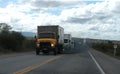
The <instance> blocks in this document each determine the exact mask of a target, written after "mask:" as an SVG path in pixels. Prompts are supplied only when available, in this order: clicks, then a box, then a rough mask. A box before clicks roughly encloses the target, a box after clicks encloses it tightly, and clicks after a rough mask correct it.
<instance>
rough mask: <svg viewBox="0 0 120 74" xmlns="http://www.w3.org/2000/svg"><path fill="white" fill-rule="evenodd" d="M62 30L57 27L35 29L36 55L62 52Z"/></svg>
mask: <svg viewBox="0 0 120 74" xmlns="http://www.w3.org/2000/svg"><path fill="white" fill-rule="evenodd" d="M63 44H64V29H63V28H62V27H60V26H58V25H49V26H38V27H37V47H36V55H39V53H40V52H43V53H49V52H51V51H52V52H54V54H55V55H56V54H58V53H62V52H63Z"/></svg>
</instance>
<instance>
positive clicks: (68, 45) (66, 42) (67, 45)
mask: <svg viewBox="0 0 120 74" xmlns="http://www.w3.org/2000/svg"><path fill="white" fill-rule="evenodd" d="M71 41H72V38H71V34H64V48H65V50H71Z"/></svg>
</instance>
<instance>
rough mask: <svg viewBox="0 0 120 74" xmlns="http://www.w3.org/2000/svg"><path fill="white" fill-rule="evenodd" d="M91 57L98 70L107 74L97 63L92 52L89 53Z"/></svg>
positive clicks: (102, 73)
mask: <svg viewBox="0 0 120 74" xmlns="http://www.w3.org/2000/svg"><path fill="white" fill-rule="evenodd" d="M88 53H89V55H90V56H91V58H92V59H93V61H94V62H95V64H96V65H97V67H98V69H99V70H100V72H101V74H105V72H104V70H103V69H102V68H101V66H100V65H99V64H98V62H97V61H96V59H95V58H94V57H93V55H92V54H91V52H89V51H88Z"/></svg>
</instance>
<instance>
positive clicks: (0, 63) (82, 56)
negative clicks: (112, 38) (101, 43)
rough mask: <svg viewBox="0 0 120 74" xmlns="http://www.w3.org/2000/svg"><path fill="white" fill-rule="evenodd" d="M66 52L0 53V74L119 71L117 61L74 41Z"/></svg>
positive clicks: (108, 73)
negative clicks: (72, 45)
mask: <svg viewBox="0 0 120 74" xmlns="http://www.w3.org/2000/svg"><path fill="white" fill-rule="evenodd" d="M75 46H76V47H75V48H74V49H72V51H69V53H65V54H59V55H56V56H54V55H52V54H48V55H43V54H40V55H38V56H36V55H35V52H28V53H18V54H9V55H1V56H0V74H120V70H119V69H120V60H117V59H114V58H112V57H110V56H108V55H105V54H103V53H101V52H98V51H95V50H93V49H92V48H90V47H89V46H88V45H87V44H81V45H80V44H76V45H75Z"/></svg>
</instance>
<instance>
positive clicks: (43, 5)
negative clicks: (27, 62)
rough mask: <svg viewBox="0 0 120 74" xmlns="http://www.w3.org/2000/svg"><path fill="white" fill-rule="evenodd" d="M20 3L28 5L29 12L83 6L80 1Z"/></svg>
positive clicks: (32, 1) (39, 0) (37, 0)
mask: <svg viewBox="0 0 120 74" xmlns="http://www.w3.org/2000/svg"><path fill="white" fill-rule="evenodd" d="M21 2H22V3H25V4H30V5H31V6H32V7H31V10H32V11H33V10H34V11H44V10H51V9H58V8H67V7H75V6H77V5H78V4H81V5H82V4H84V2H82V1H77V0H74V1H69V0H52V1H49V0H29V1H28V0H27V1H26V0H22V1H21Z"/></svg>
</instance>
